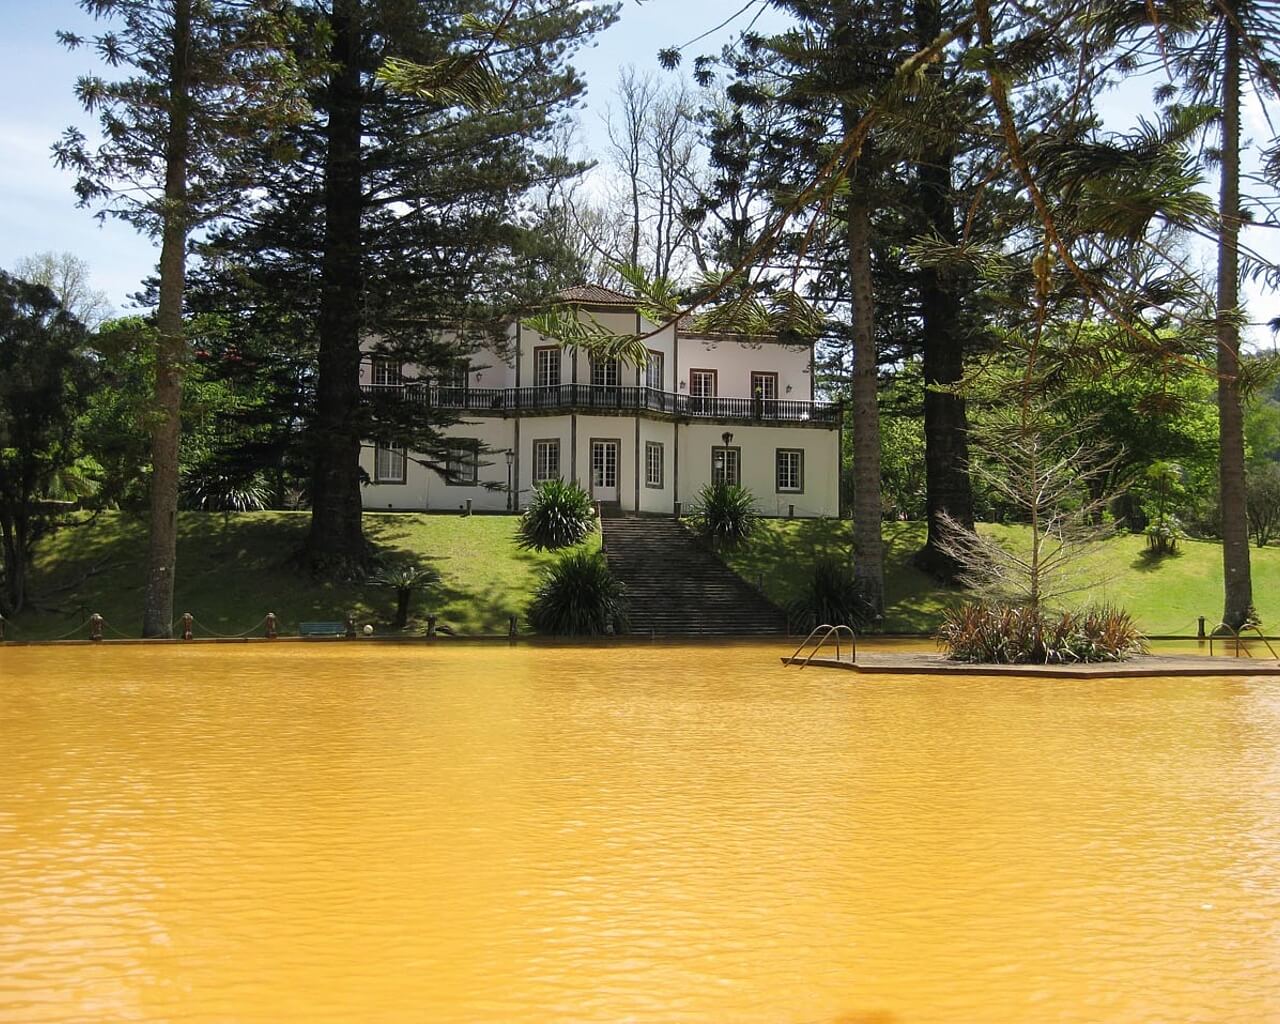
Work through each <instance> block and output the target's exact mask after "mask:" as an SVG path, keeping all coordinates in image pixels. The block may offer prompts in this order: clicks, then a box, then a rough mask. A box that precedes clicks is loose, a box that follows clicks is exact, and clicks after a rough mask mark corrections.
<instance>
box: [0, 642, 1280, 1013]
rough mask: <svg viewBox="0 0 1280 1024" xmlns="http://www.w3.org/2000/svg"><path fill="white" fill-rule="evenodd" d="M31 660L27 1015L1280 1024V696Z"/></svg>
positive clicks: (24, 877)
mask: <svg viewBox="0 0 1280 1024" xmlns="http://www.w3.org/2000/svg"><path fill="white" fill-rule="evenodd" d="M780 652H781V649H780V648H779V647H775V646H768V645H764V646H729V647H716V646H690V647H664V646H635V647H602V648H582V647H577V648H546V647H542V648H539V647H530V646H521V647H517V648H507V647H505V646H492V647H480V646H467V647H449V646H446V645H444V644H441V645H438V646H435V647H430V648H427V647H405V646H388V645H381V644H376V643H363V642H354V643H349V644H346V643H336V644H280V645H277V646H265V645H252V646H251V645H207V646H206V645H202V646H191V647H181V646H160V647H142V646H118V647H110V646H108V647H103V648H93V647H69V648H62V649H51V648H8V649H3V650H0V752H2V753H3V764H4V773H3V777H2V781H0V866H2V870H0V1020H4V1021H23V1022H38V1021H72V1020H75V1021H132V1020H172V1021H181V1022H192V1024H194V1022H213V1021H429V1022H436V1021H441V1022H453V1021H461V1022H488V1021H494V1022H503V1024H507V1022H524V1021H550V1022H575V1021H584V1022H588V1021H589V1022H597V1021H598V1022H609V1024H616V1022H627V1021H630V1022H655V1024H658V1022H660V1024H667V1022H761V1024H818V1022H840V1024H927V1022H964V1024H999V1022H1014V1021H1017V1022H1028V1024H1046V1022H1089V1024H1097V1022H1129V1021H1152V1022H1155V1021H1162V1022H1179V1024H1185V1022H1192V1021H1195V1022H1212V1024H1223V1022H1235V1021H1239V1022H1242V1024H1244V1022H1248V1024H1259V1022H1265V1021H1280V680H1276V679H1269V680H1268V679H1247V678H1244V679H1218V680H1214V679H1135V680H1128V681H1124V682H1119V681H1111V680H1089V681H1080V680H1072V681H1063V680H1034V679H1004V678H971V679H956V678H946V679H930V678H915V677H879V678H868V677H861V676H854V675H852V674H846V673H840V672H825V673H824V672H821V671H816V670H810V671H806V672H803V673H801V672H798V671H796V670H794V669H782V668H780V667H779V666H778V661H777V656H778V654H779V653H780Z"/></svg>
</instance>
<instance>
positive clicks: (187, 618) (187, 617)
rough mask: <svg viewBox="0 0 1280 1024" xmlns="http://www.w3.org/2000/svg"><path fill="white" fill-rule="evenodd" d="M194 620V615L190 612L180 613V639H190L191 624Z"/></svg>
mask: <svg viewBox="0 0 1280 1024" xmlns="http://www.w3.org/2000/svg"><path fill="white" fill-rule="evenodd" d="M193 622H195V617H194V616H193V615H192V614H191V613H190V612H183V613H182V639H183V640H190V639H191V625H192V623H193Z"/></svg>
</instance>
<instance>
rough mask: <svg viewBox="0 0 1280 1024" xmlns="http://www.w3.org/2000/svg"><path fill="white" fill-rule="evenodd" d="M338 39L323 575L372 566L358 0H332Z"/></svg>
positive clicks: (316, 515)
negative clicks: (363, 361)
mask: <svg viewBox="0 0 1280 1024" xmlns="http://www.w3.org/2000/svg"><path fill="white" fill-rule="evenodd" d="M332 24H333V44H332V48H331V51H330V57H331V59H332V61H333V65H334V70H333V71H332V72H331V73H330V77H329V86H328V95H327V107H328V115H329V120H328V126H327V130H326V144H327V151H326V154H325V169H324V207H325V228H324V246H325V248H324V260H323V263H322V267H321V275H320V276H321V295H320V323H319V330H320V356H319V373H318V375H317V378H316V414H315V419H314V421H313V423H312V428H311V435H312V436H311V445H312V475H311V531H310V534H309V535H308V538H307V558H308V561H309V562H310V564H311V567H312V568H313V569H314V570H316V571H319V572H321V573H326V574H337V575H347V574H350V573H353V572H360V571H362V570H363V569H364V567H365V564H366V562H367V558H368V551H367V547H366V544H365V540H364V533H363V531H362V529H361V522H360V516H361V497H360V441H361V429H360V332H361V324H362V312H361V311H362V304H363V299H364V296H363V291H364V280H363V271H362V261H361V249H362V245H361V236H360V229H361V223H360V222H361V213H362V210H363V196H362V193H361V177H360V135H361V121H362V117H361V114H362V101H363V93H362V86H361V82H360V65H359V55H360V52H361V10H360V2H359V0H334V4H333V17H332Z"/></svg>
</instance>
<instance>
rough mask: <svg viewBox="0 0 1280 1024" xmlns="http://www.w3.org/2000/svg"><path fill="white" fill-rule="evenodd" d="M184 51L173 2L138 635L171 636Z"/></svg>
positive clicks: (181, 14) (186, 128) (183, 20)
mask: <svg viewBox="0 0 1280 1024" xmlns="http://www.w3.org/2000/svg"><path fill="white" fill-rule="evenodd" d="M190 49H191V0H175V3H174V5H173V54H172V56H171V57H170V61H169V139H168V144H167V149H166V152H165V176H164V200H165V201H164V221H163V226H162V229H161V238H160V300H159V305H158V306H157V309H156V333H157V335H158V339H157V342H156V383H155V404H154V408H153V410H152V412H153V416H154V419H153V422H152V427H151V522H150V537H149V540H148V545H147V583H146V593H145V596H144V598H143V607H142V635H143V636H144V637H169V636H172V635H173V586H174V572H175V570H176V568H177V561H178V443H179V441H180V439H181V435H182V375H183V367H184V364H185V363H186V356H187V343H186V338H185V336H184V331H183V323H182V299H183V292H184V290H185V288H186V273H187V156H188V151H189V148H190V134H191V97H190V82H189V66H188V61H189V59H190Z"/></svg>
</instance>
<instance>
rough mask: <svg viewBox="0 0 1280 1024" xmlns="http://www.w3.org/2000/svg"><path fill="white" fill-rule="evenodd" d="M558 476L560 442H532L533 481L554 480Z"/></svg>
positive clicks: (538, 482)
mask: <svg viewBox="0 0 1280 1024" xmlns="http://www.w3.org/2000/svg"><path fill="white" fill-rule="evenodd" d="M559 477H560V442H559V441H534V442H533V482H534V483H535V484H540V483H542V482H543V481H544V480H556V479H559Z"/></svg>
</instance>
